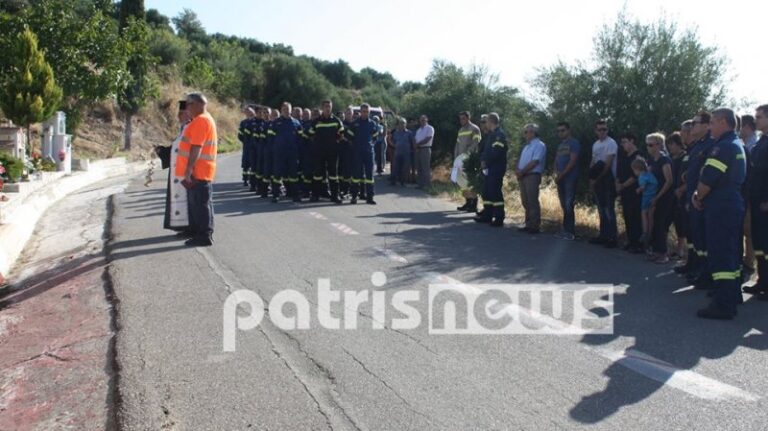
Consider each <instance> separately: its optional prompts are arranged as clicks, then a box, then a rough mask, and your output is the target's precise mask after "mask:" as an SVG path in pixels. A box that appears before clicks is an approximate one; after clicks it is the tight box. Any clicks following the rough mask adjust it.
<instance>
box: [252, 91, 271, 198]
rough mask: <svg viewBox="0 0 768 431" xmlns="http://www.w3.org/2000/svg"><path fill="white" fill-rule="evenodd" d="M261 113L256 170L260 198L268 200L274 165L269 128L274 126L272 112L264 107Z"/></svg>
mask: <svg viewBox="0 0 768 431" xmlns="http://www.w3.org/2000/svg"><path fill="white" fill-rule="evenodd" d="M259 112H260V113H261V127H260V128H259V136H258V137H257V138H258V139H257V140H256V151H258V158H257V160H258V169H257V170H256V178H257V179H258V183H259V184H258V193H259V196H260V197H262V198H267V197H269V184H270V183H271V182H272V164H273V162H274V155H273V154H272V140H271V139H270V136H269V128H270V126H271V124H272V121H271V120H270V116H271V113H272V110H271V109H270V108H268V107H266V106H262V107H261V109H260V110H259Z"/></svg>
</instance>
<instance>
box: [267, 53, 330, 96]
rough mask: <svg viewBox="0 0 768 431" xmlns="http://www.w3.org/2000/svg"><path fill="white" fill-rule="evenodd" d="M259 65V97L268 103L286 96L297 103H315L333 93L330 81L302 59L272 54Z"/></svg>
mask: <svg viewBox="0 0 768 431" xmlns="http://www.w3.org/2000/svg"><path fill="white" fill-rule="evenodd" d="M263 69H264V78H265V80H266V85H265V87H264V91H265V94H264V100H263V101H264V102H265V103H267V104H269V106H280V103H282V102H283V101H286V100H287V101H289V102H292V103H294V104H296V105H299V106H315V105H317V104H318V103H319V102H320V101H321V100H323V99H324V98H326V97H330V96H332V95H333V94H334V93H335V89H334V87H333V85H331V83H330V82H328V80H327V79H325V77H324V76H323V75H321V74H320V73H318V72H317V70H316V69H315V68H314V67H312V64H311V63H310V62H309V61H308V60H306V59H302V58H296V57H289V56H287V55H282V54H278V55H273V56H270V57H269V58H267V59H266V60H265V61H264V63H263ZM336 105H337V106H339V105H338V103H337V104H336Z"/></svg>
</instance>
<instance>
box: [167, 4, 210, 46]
mask: <svg viewBox="0 0 768 431" xmlns="http://www.w3.org/2000/svg"><path fill="white" fill-rule="evenodd" d="M171 21H172V22H173V25H174V27H176V33H177V34H178V35H179V36H181V37H183V38H184V39H187V40H188V41H190V42H203V41H205V40H206V39H207V35H206V33H205V28H204V27H203V23H202V22H200V19H199V18H198V17H197V14H196V13H195V12H193V11H192V10H190V9H184V10H183V11H182V12H181V13H180V14H179V15H178V16H176V17H174V18H172V19H171Z"/></svg>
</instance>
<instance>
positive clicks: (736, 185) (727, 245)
mask: <svg viewBox="0 0 768 431" xmlns="http://www.w3.org/2000/svg"><path fill="white" fill-rule="evenodd" d="M735 128H736V115H735V114H734V113H733V111H732V110H730V109H726V108H720V109H716V110H715V111H713V112H712V118H711V123H710V130H711V134H712V137H713V139H715V143H714V145H713V146H712V148H711V149H710V150H709V153H708V155H707V159H706V162H705V163H704V167H703V168H702V170H701V175H700V177H699V182H698V186H697V188H696V192H695V193H694V194H693V197H692V200H691V203H692V204H693V206H694V207H695V208H696V209H698V210H703V211H704V226H705V229H706V240H707V243H708V244H711V247H707V265H708V268H709V273H710V275H711V276H712V280H713V285H714V287H715V290H714V294H713V295H712V302H711V303H710V305H709V306H708V307H707V308H704V309H701V310H699V312H698V316H699V317H702V318H706V319H732V318H734V317H735V316H736V307H737V305H738V304H739V303H741V302H742V298H741V265H742V241H743V236H744V231H743V229H744V199H743V198H742V194H741V188H742V184H743V183H744V180H745V179H746V170H747V165H746V156H745V153H744V145H743V144H742V142H741V140H740V139H739V137H738V136H737V135H736V132H735Z"/></svg>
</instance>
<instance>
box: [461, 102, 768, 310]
mask: <svg viewBox="0 0 768 431" xmlns="http://www.w3.org/2000/svg"><path fill="white" fill-rule="evenodd" d="M467 118H468V114H467V113H462V114H460V121H461V122H462V125H463V126H462V129H461V130H465V127H466V126H464V125H465V124H466V119H467ZM480 122H481V127H482V134H481V136H482V137H481V138H480V139H479V140H478V141H477V145H476V146H474V147H470V148H469V149H466V148H465V147H464V144H463V143H462V135H461V133H462V132H459V137H458V138H457V149H458V148H462V150H457V151H458V152H462V154H459V155H457V157H456V160H455V162H454V171H457V169H460V166H461V164H462V161H463V160H465V159H466V157H468V154H469V153H471V152H472V151H479V152H480V153H481V154H482V157H481V159H482V163H483V165H482V167H483V174H484V175H485V186H484V190H483V193H481V197H482V199H483V204H484V205H483V209H482V210H481V211H480V212H479V213H478V216H477V217H475V221H477V222H481V223H483V222H485V223H490V224H491V226H502V224H503V223H502V220H503V218H504V210H503V201H504V199H503V193H502V186H501V178H500V177H502V176H503V175H504V173H506V170H507V167H506V157H505V155H506V148H507V143H506V139H505V137H504V134H503V132H500V131H499V129H498V116H497V115H496V114H488V115H484V116H483V117H481V121H480ZM473 130H474V129H473ZM594 131H595V135H596V137H597V140H596V141H595V142H594V143H593V144H592V151H591V160H590V163H589V170H588V173H587V177H588V181H589V190H590V194H591V195H592V196H593V197H594V201H595V204H596V206H597V212H598V215H599V220H600V229H599V234H598V235H597V236H596V237H594V238H591V239H589V243H591V244H595V245H600V246H603V247H606V248H616V247H617V246H618V245H619V244H618V226H617V217H616V200H617V198H618V199H619V201H620V203H621V211H622V216H623V219H624V223H625V233H626V244H625V245H624V250H626V251H627V252H630V253H646V254H647V255H648V259H649V260H650V261H652V262H655V263H659V264H666V263H668V262H670V260H672V259H675V260H680V261H681V262H682V263H681V264H679V265H677V266H676V267H675V268H674V270H675V272H677V273H679V274H684V275H685V276H686V281H687V282H688V283H691V284H693V286H694V288H696V289H701V290H707V291H708V292H709V293H708V294H709V296H710V297H711V298H712V302H711V304H710V305H709V306H708V307H707V308H704V309H702V310H699V312H698V316H699V317H702V318H710V319H732V318H733V317H735V316H736V313H737V305H738V304H740V303H742V302H743V297H742V294H741V293H742V284H743V283H745V282H746V281H748V280H749V279H750V278H751V276H752V275H753V273H754V272H755V270H757V275H758V277H757V281H756V283H753V284H748V285H744V286H743V292H745V293H748V294H752V295H754V296H755V297H756V298H757V299H759V300H763V301H766V300H768V261H766V247H768V105H762V106H760V107H758V108H757V110H756V113H755V115H754V116H753V115H744V116H741V117H739V116H736V115H735V113H734V111H733V110H731V109H727V108H721V109H717V110H715V111H712V112H711V113H710V112H705V111H702V112H699V113H697V114H696V115H695V116H694V117H693V119H690V120H686V121H684V122H683V123H682V124H681V128H680V130H679V131H675V132H673V133H670V134H669V135H664V134H662V133H658V132H657V133H651V134H648V135H646V136H645V140H644V142H645V150H646V153H645V154H642V153H641V152H640V146H639V145H638V142H637V141H638V138H637V136H636V135H634V134H632V133H624V134H623V135H621V136H620V137H619V138H620V144H619V143H617V142H616V141H615V140H614V139H613V138H611V137H610V136H609V127H608V122H607V121H605V120H599V121H597V122H596V123H595V129H594ZM758 132H759V133H760V134H761V135H758ZM557 134H558V136H559V138H560V143H559V145H558V146H557V152H556V154H555V158H554V164H555V166H554V179H555V183H556V185H557V191H558V196H559V198H560V206H561V208H562V213H563V225H562V232H560V233H559V234H558V235H557V236H558V237H559V238H562V239H564V240H574V239H575V238H576V230H575V226H576V220H575V201H576V190H577V184H578V180H579V174H578V166H579V157H580V155H581V146H580V143H579V142H578V141H577V140H576V139H575V138H574V137H573V136H571V127H570V124H569V123H568V122H565V121H563V122H560V123H558V124H557ZM523 135H524V138H525V145H524V146H523V148H522V151H521V153H520V155H519V156H518V157H517V162H516V164H515V170H514V172H515V177H516V178H517V181H518V184H519V188H520V197H521V204H522V207H523V208H524V209H525V223H524V225H523V226H521V227H519V228H518V230H520V231H522V232H526V233H529V234H538V233H540V231H541V230H540V229H541V211H540V206H539V191H540V185H541V177H542V174H543V172H544V169H545V165H546V161H547V146H546V145H545V144H544V143H543V142H542V141H541V139H539V127H538V126H537V125H536V124H527V125H526V126H525V127H524V129H523ZM497 150H498V151H497ZM502 153H503V154H502ZM457 183H460V182H459V181H457ZM465 197H466V203H465V204H464V205H463V206H461V207H459V208H458V210H460V211H475V210H476V209H477V208H476V207H477V198H476V197H474V196H471V195H465ZM499 206H501V208H499ZM672 226H674V229H675V233H676V238H677V240H676V243H675V245H674V247H673V249H672V250H669V249H668V242H669V233H670V228H671V227H672Z"/></svg>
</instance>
